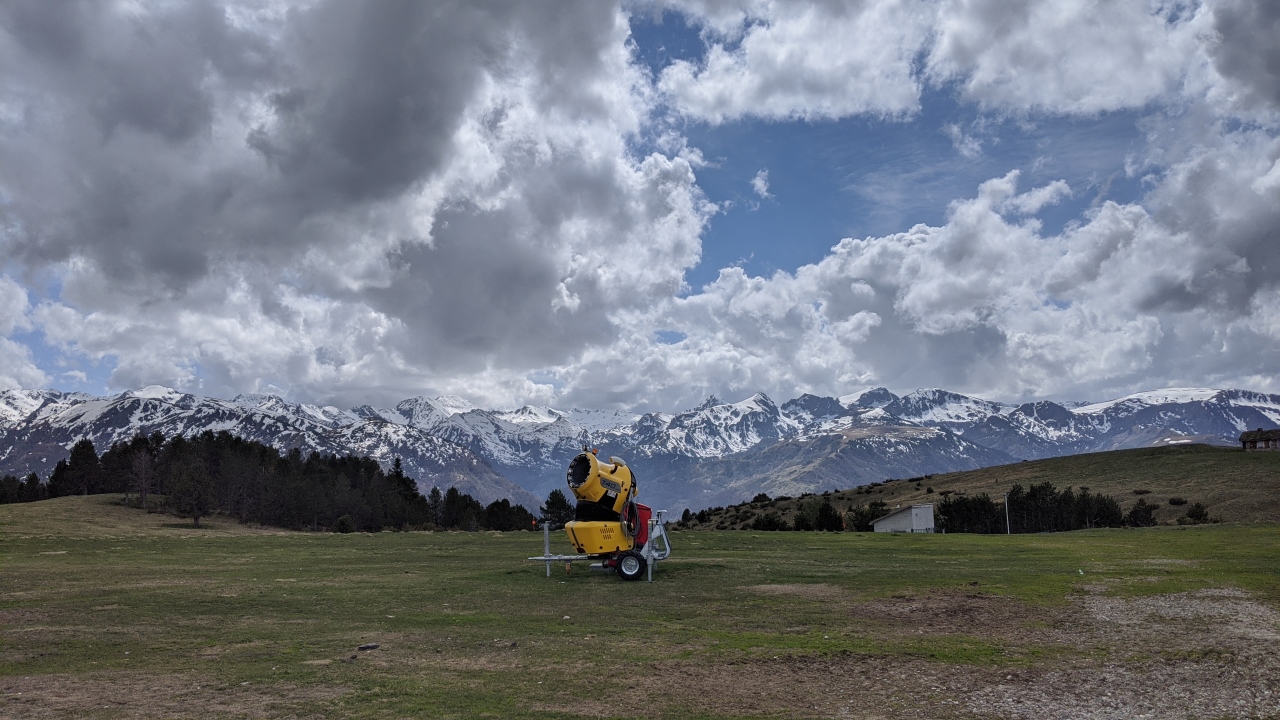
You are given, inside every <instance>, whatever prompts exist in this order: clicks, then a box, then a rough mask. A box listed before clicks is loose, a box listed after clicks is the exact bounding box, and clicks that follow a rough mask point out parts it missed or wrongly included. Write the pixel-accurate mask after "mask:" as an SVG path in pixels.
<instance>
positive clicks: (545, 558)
mask: <svg viewBox="0 0 1280 720" xmlns="http://www.w3.org/2000/svg"><path fill="white" fill-rule="evenodd" d="M666 513H667V511H666V510H654V511H653V517H651V518H649V541H648V542H646V543H645V544H644V549H643V550H641V551H640V556H641V557H643V558H644V560H645V565H646V566H647V568H648V573H649V582H653V566H654V565H657V564H658V561H659V560H666V559H667V558H669V557H671V539H670V538H668V537H667V524H666V522H665V521H664V520H663V519H662V518H663V515H666ZM658 541H661V545H662V546H661V547H658ZM591 557H592V556H590V555H555V554H552V552H551V524H550V523H545V522H544V523H542V554H541V555H537V556H534V557H531V558H529V559H530V560H533V561H536V562H542V563H546V565H547V577H551V563H553V562H562V563H565V564H566V565H567V564H569V563H572V562H575V561H578V560H590V559H591ZM592 567H594V565H593V566H592Z"/></svg>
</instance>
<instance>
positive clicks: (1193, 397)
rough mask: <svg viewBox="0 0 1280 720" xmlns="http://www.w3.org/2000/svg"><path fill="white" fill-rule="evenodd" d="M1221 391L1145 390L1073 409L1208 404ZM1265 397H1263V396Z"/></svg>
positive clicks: (1084, 411)
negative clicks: (1191, 403) (1192, 403)
mask: <svg viewBox="0 0 1280 720" xmlns="http://www.w3.org/2000/svg"><path fill="white" fill-rule="evenodd" d="M1222 392H1223V391H1221V390H1214V389H1212V388H1165V389H1163V390H1146V391H1143V392H1136V393H1133V394H1132V395H1125V396H1124V397H1122V398H1117V399H1115V400H1107V401H1106V402H1099V403H1093V404H1092V405H1084V406H1081V407H1078V408H1076V409H1075V412H1077V413H1080V414H1083V415H1092V414H1095V413H1100V412H1103V411H1105V410H1109V409H1111V408H1113V407H1116V406H1117V405H1130V406H1134V407H1138V406H1149V405H1168V404H1171V403H1189V402H1208V401H1211V400H1213V399H1214V398H1216V397H1217V396H1218V395H1219V394H1220V393H1222ZM1264 397H1265V396H1264Z"/></svg>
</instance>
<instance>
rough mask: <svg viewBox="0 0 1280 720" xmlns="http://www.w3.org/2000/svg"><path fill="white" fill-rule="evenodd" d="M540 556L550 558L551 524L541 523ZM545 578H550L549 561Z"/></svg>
mask: <svg viewBox="0 0 1280 720" xmlns="http://www.w3.org/2000/svg"><path fill="white" fill-rule="evenodd" d="M542 554H543V555H545V556H547V557H551V523H546V522H544V523H542ZM547 577H551V561H550V560H548V561H547Z"/></svg>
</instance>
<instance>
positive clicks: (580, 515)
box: [564, 451, 640, 555]
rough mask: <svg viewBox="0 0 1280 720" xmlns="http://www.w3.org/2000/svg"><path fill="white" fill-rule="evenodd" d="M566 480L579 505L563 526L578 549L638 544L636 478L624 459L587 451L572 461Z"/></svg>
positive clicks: (593, 551) (614, 549)
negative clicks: (605, 458)
mask: <svg viewBox="0 0 1280 720" xmlns="http://www.w3.org/2000/svg"><path fill="white" fill-rule="evenodd" d="M565 480H567V481H568V483H569V489H570V490H571V491H573V495H574V497H575V498H577V500H578V508H577V511H576V513H575V515H574V517H575V519H574V520H572V521H571V522H568V523H566V524H565V526H564V529H565V531H566V532H568V533H569V542H572V543H573V546H574V547H575V548H576V549H577V550H578V552H580V553H586V554H588V555H605V554H612V553H620V552H625V551H627V550H631V549H632V548H633V547H635V536H636V531H637V530H638V527H637V526H638V525H639V519H640V518H639V517H638V515H637V514H636V507H635V502H634V500H633V498H634V496H635V494H636V482H635V477H634V476H633V475H632V474H631V468H629V467H627V464H626V463H625V462H623V461H622V460H619V459H618V458H616V457H615V458H609V462H608V463H602V462H600V459H599V458H597V457H596V454H595V453H594V452H592V451H584V452H583V453H582V454H581V455H578V456H577V457H575V458H574V459H573V461H572V462H570V463H569V471H568V472H566V473H565ZM628 515H630V517H628Z"/></svg>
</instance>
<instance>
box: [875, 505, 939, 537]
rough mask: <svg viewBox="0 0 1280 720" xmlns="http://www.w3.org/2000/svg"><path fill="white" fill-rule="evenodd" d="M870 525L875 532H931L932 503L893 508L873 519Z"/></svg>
mask: <svg viewBox="0 0 1280 720" xmlns="http://www.w3.org/2000/svg"><path fill="white" fill-rule="evenodd" d="M871 526H872V527H873V528H875V531H876V532H918V533H931V532H933V504H932V503H927V504H924V505H911V506H910V507H904V508H902V509H901V510H894V511H893V512H891V513H889V514H888V515H885V516H884V517H882V518H880V519H879V520H873V521H872V522H871Z"/></svg>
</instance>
